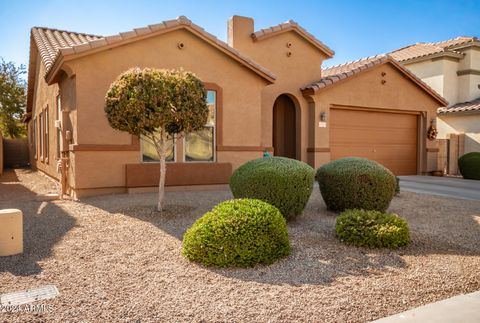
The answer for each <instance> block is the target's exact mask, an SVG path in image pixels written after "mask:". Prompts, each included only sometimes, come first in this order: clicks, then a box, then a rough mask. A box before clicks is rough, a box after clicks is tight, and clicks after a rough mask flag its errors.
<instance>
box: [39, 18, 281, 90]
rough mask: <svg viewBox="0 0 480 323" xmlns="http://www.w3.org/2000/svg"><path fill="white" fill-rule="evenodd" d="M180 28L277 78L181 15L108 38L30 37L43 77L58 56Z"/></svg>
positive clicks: (50, 33) (54, 33)
mask: <svg viewBox="0 0 480 323" xmlns="http://www.w3.org/2000/svg"><path fill="white" fill-rule="evenodd" d="M179 27H187V28H190V29H191V30H193V31H196V32H197V34H199V35H200V36H201V37H203V38H204V39H206V40H207V41H209V42H211V43H212V44H213V45H215V46H217V47H218V48H220V49H222V50H223V51H224V52H225V53H227V54H228V55H230V56H231V57H233V58H234V59H236V60H237V61H239V62H240V63H242V64H244V65H245V66H247V67H249V68H250V69H252V70H253V71H255V72H257V73H258V74H260V75H262V76H263V77H265V78H267V79H269V80H270V81H273V80H275V79H276V76H275V74H273V73H272V72H271V71H269V70H268V69H266V68H265V67H263V66H261V65H260V64H258V63H256V62H255V61H253V60H252V59H250V58H248V57H247V56H245V55H244V54H242V53H240V52H239V51H238V50H236V49H234V48H233V47H230V46H229V45H228V44H227V43H225V42H223V41H221V40H219V39H218V38H217V37H215V36H214V35H212V34H210V33H208V32H206V31H205V30H204V29H203V28H201V27H200V26H198V25H196V24H194V23H192V22H191V21H190V20H189V19H188V18H187V17H185V16H180V17H178V18H177V19H173V20H167V21H164V22H161V23H159V24H155V25H148V26H146V27H143V28H136V29H133V30H131V31H127V32H122V33H119V34H116V35H112V36H107V37H102V36H96V35H88V34H80V33H72V32H66V31H59V30H55V29H48V28H32V37H33V39H34V40H35V43H36V44H37V47H38V49H39V52H40V56H41V57H42V60H43V62H44V64H45V67H46V75H48V73H49V72H50V71H51V70H52V67H53V66H54V64H55V62H56V61H57V60H58V58H59V57H60V56H63V57H66V56H73V55H76V54H80V53H86V52H88V51H89V50H93V49H100V48H102V47H105V49H106V48H107V47H108V46H110V45H115V44H120V43H122V42H123V41H125V40H128V39H131V38H135V37H142V36H145V35H147V34H153V33H156V32H160V31H168V30H171V29H176V28H179Z"/></svg>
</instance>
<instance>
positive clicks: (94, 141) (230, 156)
mask: <svg viewBox="0 0 480 323" xmlns="http://www.w3.org/2000/svg"><path fill="white" fill-rule="evenodd" d="M180 42H182V43H184V45H185V46H184V49H182V50H180V49H179V48H178V47H177V44H178V43H180ZM137 66H138V67H155V68H166V69H173V68H176V69H179V68H183V69H185V70H189V71H192V72H194V73H195V74H196V75H197V76H198V77H199V78H200V79H201V80H202V81H204V82H209V83H215V84H217V85H218V86H219V87H220V88H221V89H222V96H223V100H222V102H221V109H222V111H221V113H222V116H223V120H222V121H223V122H222V126H221V128H222V129H217V131H222V138H223V140H222V143H221V145H222V146H247V147H260V146H261V145H262V140H261V125H262V123H261V114H260V109H259V107H260V106H261V100H262V97H261V89H262V88H263V87H264V86H265V85H266V84H267V83H268V82H267V81H266V80H265V79H263V78H261V77H260V76H259V75H257V74H255V73H254V72H252V71H251V70H249V69H247V68H245V67H244V66H242V65H240V64H239V63H238V62H237V61H235V60H233V59H232V58H229V57H227V56H226V55H225V54H224V53H222V52H220V51H219V50H218V49H216V48H214V47H213V46H211V45H210V44H207V43H206V42H205V41H203V40H201V39H199V38H198V37H197V36H196V35H194V34H192V33H191V32H190V31H188V30H185V29H179V30H175V31H172V32H169V33H166V34H162V35H159V36H155V37H152V38H148V39H144V40H141V41H138V42H132V43H129V44H126V45H124V46H120V47H115V48H113V49H111V50H108V51H102V52H99V53H95V54H92V55H89V56H85V57H82V58H78V59H75V60H72V61H70V62H68V69H69V70H71V71H72V73H74V74H75V80H76V107H75V111H76V132H74V144H78V145H129V144H130V143H131V141H132V137H131V136H130V135H129V134H127V133H124V132H120V131H117V130H114V129H113V128H111V127H110V125H109V124H108V121H107V119H106V116H105V112H104V98H105V94H106V92H107V90H108V88H109V86H110V84H111V83H112V82H113V81H114V80H115V79H116V78H117V76H118V75H119V74H121V73H122V72H124V71H126V70H127V69H129V68H131V67H137ZM219 144H220V143H217V145H219ZM140 154H141V153H140V151H134V152H132V151H125V152H118V151H104V152H98V151H97V152H93V151H92V152H88V151H77V152H75V153H74V154H72V159H73V160H72V164H74V165H75V173H76V174H75V178H74V179H73V181H74V182H73V183H71V184H72V185H73V186H74V187H75V188H84V187H89V186H93V187H98V186H101V187H118V186H122V185H125V169H124V166H125V164H126V163H138V162H140V157H141V155H140ZM253 155H255V156H261V152H254V153H252V152H250V151H245V152H242V151H235V152H234V153H228V152H218V153H217V161H219V162H232V164H233V165H234V166H238V165H240V164H241V163H242V162H243V161H245V160H247V159H250V158H251V156H253ZM177 161H179V162H181V161H183V146H182V141H181V140H179V141H178V145H177ZM85 165H88V166H85ZM92 168H93V169H92Z"/></svg>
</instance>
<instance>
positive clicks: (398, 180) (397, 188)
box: [395, 176, 400, 195]
mask: <svg viewBox="0 0 480 323" xmlns="http://www.w3.org/2000/svg"><path fill="white" fill-rule="evenodd" d="M399 194H400V178H398V176H395V195H399Z"/></svg>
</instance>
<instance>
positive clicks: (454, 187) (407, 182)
mask: <svg viewBox="0 0 480 323" xmlns="http://www.w3.org/2000/svg"><path fill="white" fill-rule="evenodd" d="M399 178H400V190H403V191H409V192H415V193H424V194H432V195H441V196H448V197H455V198H460V199H467V200H480V181H475V180H470V179H463V178H456V177H436V176H399Z"/></svg>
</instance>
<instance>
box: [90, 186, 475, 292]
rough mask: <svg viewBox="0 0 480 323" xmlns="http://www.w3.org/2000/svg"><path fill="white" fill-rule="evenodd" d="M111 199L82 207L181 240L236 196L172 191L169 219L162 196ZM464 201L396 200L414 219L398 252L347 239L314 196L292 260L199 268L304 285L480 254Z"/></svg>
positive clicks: (295, 231) (296, 226)
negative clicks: (421, 260) (416, 259)
mask: <svg viewBox="0 0 480 323" xmlns="http://www.w3.org/2000/svg"><path fill="white" fill-rule="evenodd" d="M111 198H114V199H115V203H112V200H108V199H104V198H101V197H96V198H89V199H85V200H83V201H82V202H84V203H87V204H90V205H93V206H95V207H98V208H101V209H103V210H106V211H108V212H110V213H121V214H124V215H127V216H130V217H133V218H137V219H139V220H142V221H146V222H149V223H151V224H153V225H155V226H156V227H157V228H159V230H161V231H159V234H163V233H166V234H169V235H171V236H173V237H175V238H177V239H178V240H180V241H181V240H182V239H183V234H184V233H185V231H186V230H187V229H188V228H189V227H190V226H191V225H192V224H193V222H195V221H196V220H197V219H198V218H199V217H200V216H202V215H203V214H204V213H205V212H207V211H208V210H210V209H211V208H212V207H213V206H214V205H215V204H217V203H219V202H221V201H223V200H226V199H229V198H231V195H230V192H228V191H215V192H168V193H167V197H166V201H167V210H166V211H165V212H164V213H159V212H157V211H156V210H155V203H156V195H155V194H138V195H121V196H116V197H111ZM459 203H462V201H455V200H454V201H453V202H451V203H450V204H448V203H445V206H443V208H442V209H439V208H438V207H436V208H435V207H433V206H432V205H431V203H427V202H422V197H421V196H418V195H410V194H402V195H401V196H400V197H398V198H395V199H394V202H393V203H392V206H391V209H390V210H389V211H391V212H395V213H398V214H400V215H401V216H404V217H406V218H407V220H408V221H409V223H410V227H411V232H412V237H413V243H412V244H411V245H410V246H408V247H405V248H400V249H398V250H394V251H391V250H384V249H367V248H356V247H353V246H348V245H345V244H344V243H342V242H341V241H339V240H338V239H337V238H336V236H335V232H334V228H335V219H336V214H335V213H332V212H329V211H327V210H326V208H325V204H324V203H323V200H322V199H321V197H320V194H319V193H318V192H315V191H314V193H313V195H312V198H311V199H310V201H309V203H308V205H307V207H306V209H305V211H304V213H303V214H302V215H301V216H300V217H298V218H297V219H296V220H294V221H292V222H290V223H289V224H288V229H289V236H290V241H291V243H292V253H291V255H290V256H288V257H287V258H285V259H282V260H280V261H278V262H277V263H274V264H272V265H270V266H261V265H260V266H257V267H255V268H253V269H251V268H250V269H240V268H234V269H220V268H207V267H204V266H202V265H199V264H192V265H193V266H197V267H198V268H199V269H202V270H209V271H211V272H213V273H215V274H218V275H222V276H225V277H228V278H232V279H238V280H243V281H253V282H258V283H264V284H273V285H283V284H288V285H293V286H301V285H305V284H308V285H322V284H330V283H332V282H334V281H335V280H337V279H341V278H345V279H348V277H350V276H372V275H384V274H386V273H388V272H392V273H394V272H395V271H396V270H398V269H402V268H406V267H407V266H408V263H407V262H406V260H405V258H404V256H422V255H429V254H455V255H459V254H460V255H479V253H480V248H478V249H475V248H477V246H478V245H479V244H480V239H478V237H479V236H480V235H479V234H478V233H479V228H480V224H479V223H477V222H475V220H474V218H473V217H472V216H471V214H473V213H472V210H474V209H475V207H476V205H473V206H469V207H464V208H463V209H461V210H459V208H461V204H459ZM112 205H113V206H112ZM437 206H438V205H437ZM478 206H480V203H479V204H478ZM454 210H455V211H454ZM479 210H480V208H479ZM478 213H480V212H478ZM479 221H480V220H479ZM162 232H163V233H162ZM465 235H468V237H470V238H466V237H465ZM172 261H174V262H176V261H180V260H179V259H172ZM352 288H353V286H352Z"/></svg>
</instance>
